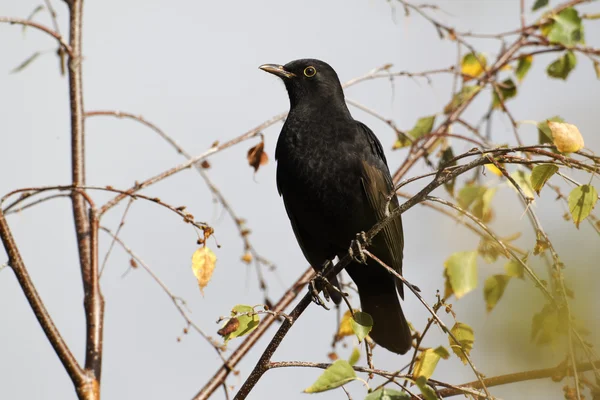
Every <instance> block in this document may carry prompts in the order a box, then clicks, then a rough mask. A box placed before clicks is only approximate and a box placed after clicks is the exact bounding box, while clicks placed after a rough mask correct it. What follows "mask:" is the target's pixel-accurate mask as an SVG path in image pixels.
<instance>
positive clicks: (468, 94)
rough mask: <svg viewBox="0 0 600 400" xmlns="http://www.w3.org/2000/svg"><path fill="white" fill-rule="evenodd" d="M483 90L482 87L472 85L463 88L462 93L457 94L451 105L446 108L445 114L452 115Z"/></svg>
mask: <svg viewBox="0 0 600 400" xmlns="http://www.w3.org/2000/svg"><path fill="white" fill-rule="evenodd" d="M480 90H481V86H477V85H470V86H466V85H465V86H463V87H462V89H460V92H458V93H456V94H455V95H454V97H453V98H452V100H451V101H450V103H448V104H447V105H446V107H444V114H451V113H453V112H454V111H455V110H456V109H458V108H459V107H460V106H462V105H463V104H464V103H466V102H467V101H469V100H471V98H472V97H473V96H475V95H476V94H477V92H479V91H480Z"/></svg>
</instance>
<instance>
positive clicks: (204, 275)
mask: <svg viewBox="0 0 600 400" xmlns="http://www.w3.org/2000/svg"><path fill="white" fill-rule="evenodd" d="M216 262H217V256H216V255H215V253H213V251H212V250H211V249H209V248H208V247H206V246H204V247H200V248H199V249H198V250H196V251H195V252H194V254H193V255H192V271H194V275H196V279H198V285H199V286H200V292H201V293H202V295H203V296H204V288H205V287H206V285H208V282H210V278H211V277H212V274H213V270H214V269H215V263H216Z"/></svg>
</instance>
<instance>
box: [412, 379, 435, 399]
mask: <svg viewBox="0 0 600 400" xmlns="http://www.w3.org/2000/svg"><path fill="white" fill-rule="evenodd" d="M415 383H416V384H417V386H418V388H419V390H420V391H421V394H422V395H423V398H424V399H425V400H438V397H437V394H436V393H435V390H433V388H432V387H431V386H429V385H428V384H427V379H426V378H425V377H424V376H421V377H419V378H417V380H416V381H415Z"/></svg>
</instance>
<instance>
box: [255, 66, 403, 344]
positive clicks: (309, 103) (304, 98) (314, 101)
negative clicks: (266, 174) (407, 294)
mask: <svg viewBox="0 0 600 400" xmlns="http://www.w3.org/2000/svg"><path fill="white" fill-rule="evenodd" d="M260 69H262V70H264V71H266V72H269V73H271V74H274V75H276V76H278V77H279V78H281V79H282V80H283V82H284V84H285V87H286V89H287V92H288V95H289V98H290V112H289V115H288V117H287V119H286V121H285V124H284V125H283V129H282V130H281V134H280V136H279V140H278V141H277V148H276V150H275V158H276V159H277V188H278V190H279V194H280V195H281V196H283V202H284V204H285V209H286V211H287V214H288V217H289V218H290V221H291V223H292V228H293V230H294V233H295V235H296V239H297V240H298V243H299V245H300V247H301V248H302V252H303V253H304V256H305V257H306V259H307V260H308V262H309V263H310V264H311V265H312V266H313V268H315V269H317V270H318V269H319V268H322V265H323V264H324V263H325V262H326V261H327V260H332V259H333V258H335V256H339V257H342V256H344V255H345V254H346V253H347V252H348V248H349V246H350V243H351V242H352V240H354V239H356V234H357V233H358V232H362V231H367V230H368V229H369V228H371V227H372V226H373V225H375V224H376V223H377V222H378V221H379V220H380V219H382V218H383V217H384V216H385V214H386V210H385V207H386V204H387V203H388V202H387V196H388V195H389V194H390V193H391V192H392V191H393V188H394V186H393V183H392V178H391V176H390V172H389V169H388V167H387V161H386V159H385V155H384V153H383V148H382V147H381V143H380V142H379V140H378V139H377V137H375V135H374V134H373V132H372V131H371V130H370V129H369V128H368V127H367V126H366V125H364V124H363V123H361V122H359V121H356V120H355V119H353V118H352V115H350V111H349V110H348V107H347V106H346V102H345V100H344V92H343V89H342V86H341V84H340V81H339V78H338V76H337V74H336V72H335V71H334V70H333V68H331V67H330V66H329V65H328V64H327V63H325V62H323V61H319V60H314V59H303V60H295V61H292V62H290V63H288V64H286V65H284V66H281V65H275V64H265V65H261V66H260ZM396 208H398V199H397V197H396V196H393V197H392V200H391V202H389V211H393V210H395V209H396ZM369 249H370V251H371V252H372V253H373V254H375V255H376V256H377V257H378V258H380V259H381V260H382V261H383V262H385V263H386V264H387V265H389V266H390V267H392V268H394V269H395V270H396V271H398V272H399V273H402V253H403V249H404V238H403V234H402V220H401V219H400V217H398V218H396V219H394V221H392V223H390V224H389V225H388V226H387V227H386V228H384V229H383V230H382V231H381V232H380V233H379V234H378V235H377V236H375V238H374V239H373V241H372V244H371V246H370V247H369ZM346 271H347V272H348V274H349V275H350V277H351V278H352V280H353V281H354V283H356V286H357V287H358V293H359V296H360V302H361V305H362V310H363V311H364V312H367V313H369V314H370V315H371V316H372V317H373V329H372V331H371V333H370V336H371V337H372V338H373V340H374V341H375V343H377V344H379V345H380V346H382V347H385V348H386V349H388V350H390V351H392V352H394V353H400V354H404V353H406V352H407V351H408V350H409V349H410V347H411V342H412V338H411V333H410V329H409V327H408V323H407V322H406V318H405V317H404V314H403V313H402V308H401V307H400V302H399V300H398V295H397V294H396V290H397V291H398V292H399V293H400V296H402V297H404V293H403V286H402V283H401V282H400V280H398V279H397V278H395V277H394V276H393V275H391V274H390V273H389V272H387V271H386V270H385V269H384V268H383V267H381V266H380V265H378V264H377V263H376V262H374V261H373V260H371V259H369V260H368V262H367V265H365V264H361V263H359V262H356V261H355V262H352V263H350V264H349V265H348V266H347V267H346ZM330 282H331V283H332V284H334V285H336V286H337V279H335V278H334V279H333V280H330ZM332 297H333V298H334V301H335V300H337V301H336V302H339V299H340V297H339V294H337V298H336V297H334V294H333V293H332Z"/></svg>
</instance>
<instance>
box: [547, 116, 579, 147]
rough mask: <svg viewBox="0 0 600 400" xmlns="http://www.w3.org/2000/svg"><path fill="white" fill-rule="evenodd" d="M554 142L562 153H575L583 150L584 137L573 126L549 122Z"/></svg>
mask: <svg viewBox="0 0 600 400" xmlns="http://www.w3.org/2000/svg"><path fill="white" fill-rule="evenodd" d="M548 127H549V128H550V131H551V132H552V142H553V143H554V145H555V146H556V148H557V149H558V151H560V152H561V153H573V152H576V151H579V150H581V149H582V148H583V146H584V143H583V136H581V133H580V132H579V129H577V127H576V126H575V125H573V124H568V123H566V122H553V121H548Z"/></svg>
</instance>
